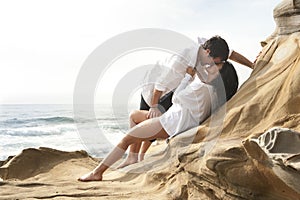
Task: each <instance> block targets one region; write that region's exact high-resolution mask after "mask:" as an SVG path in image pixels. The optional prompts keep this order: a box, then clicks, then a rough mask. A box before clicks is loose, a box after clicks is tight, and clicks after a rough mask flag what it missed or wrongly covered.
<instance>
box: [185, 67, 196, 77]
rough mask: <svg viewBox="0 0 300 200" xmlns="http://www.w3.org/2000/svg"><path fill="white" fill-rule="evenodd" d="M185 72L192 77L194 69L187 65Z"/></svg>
mask: <svg viewBox="0 0 300 200" xmlns="http://www.w3.org/2000/svg"><path fill="white" fill-rule="evenodd" d="M186 73H188V74H189V75H191V76H192V77H194V75H195V73H196V71H195V69H194V68H193V67H188V68H186Z"/></svg>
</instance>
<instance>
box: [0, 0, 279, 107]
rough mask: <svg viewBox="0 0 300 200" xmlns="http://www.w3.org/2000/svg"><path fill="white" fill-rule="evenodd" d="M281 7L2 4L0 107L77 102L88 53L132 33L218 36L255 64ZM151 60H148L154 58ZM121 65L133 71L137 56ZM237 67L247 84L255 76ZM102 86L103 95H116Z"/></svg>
mask: <svg viewBox="0 0 300 200" xmlns="http://www.w3.org/2000/svg"><path fill="white" fill-rule="evenodd" d="M279 2H280V0H252V1H245V0H226V1H223V0H181V1H179V0H151V1H149V0H147V1H144V0H130V1H124V0H123V1H122V0H110V1H101V0H97V1H96V0H95V1H91V0H79V1H78V0H69V1H66V0H59V1H58V0H51V1H42V0H35V1H33V0H26V1H23V0H19V1H15V0H11V1H1V2H0V26H1V31H0V103H72V102H73V100H72V95H73V90H74V84H75V81H76V77H77V74H78V72H79V70H80V68H81V66H82V64H83V62H84V61H85V59H86V58H87V57H88V55H89V54H90V53H91V52H92V51H93V50H94V49H95V48H97V47H98V46H99V45H100V44H102V43H103V42H104V41H106V40H108V39H110V38H111V37H113V36H115V35H117V34H120V33H123V32H125V31H130V30H134V29H140V28H164V29H169V30H173V31H176V32H179V33H182V34H184V35H186V36H188V37H190V38H191V39H193V40H195V41H196V38H197V36H202V37H207V38H209V37H211V36H213V35H216V34H218V35H221V36H222V37H223V38H225V39H226V40H227V42H228V43H229V45H230V47H231V48H232V49H234V50H236V51H238V52H240V53H242V54H243V55H245V56H246V57H248V58H249V59H250V60H254V59H255V57H256V55H257V53H258V52H259V51H260V44H259V42H260V41H261V40H264V39H265V38H266V37H267V36H269V35H270V34H271V33H272V32H273V30H274V28H275V23H274V20H273V8H274V7H275V6H276V5H277V4H278V3H279ZM152 55H156V54H152ZM129 57H130V56H129ZM147 57H148V58H147V60H145V62H152V61H153V62H154V61H155V60H156V57H155V56H152V57H151V56H147ZM157 57H158V58H157V59H160V58H159V56H157ZM139 58H140V56H139ZM124 59H125V61H124V62H125V63H127V64H128V66H129V65H131V63H130V62H131V61H134V56H131V58H130V59H129V58H124ZM126 59H127V60H126ZM120 62H121V61H120ZM146 64H147V63H146ZM234 64H235V63H234ZM122 65H123V67H124V63H123V64H122ZM131 66H132V65H131ZM235 66H236V68H237V70H238V73H239V76H240V79H241V81H243V80H245V79H246V78H247V77H248V76H249V73H250V72H251V71H250V70H247V69H246V68H245V67H241V66H239V65H237V64H235ZM114 82H117V80H114ZM104 85H105V86H103V88H102V89H103V90H104V91H111V90H113V86H109V84H104Z"/></svg>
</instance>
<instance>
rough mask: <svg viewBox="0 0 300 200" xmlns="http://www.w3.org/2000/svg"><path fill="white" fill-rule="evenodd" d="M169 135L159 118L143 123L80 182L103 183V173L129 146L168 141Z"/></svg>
mask: <svg viewBox="0 0 300 200" xmlns="http://www.w3.org/2000/svg"><path fill="white" fill-rule="evenodd" d="M168 137H169V135H168V134H167V133H166V131H165V130H164V129H163V127H162V126H161V123H160V121H159V118H152V119H148V120H146V121H143V122H141V123H140V124H138V125H136V126H135V127H134V128H132V129H130V130H129V132H128V134H127V135H126V136H125V137H124V138H123V139H122V140H121V142H120V143H119V144H118V145H117V146H116V147H115V148H114V149H113V150H112V151H111V152H110V153H109V154H108V156H106V158H105V159H104V160H103V161H102V162H101V163H100V164H99V165H98V166H97V167H96V168H95V169H94V170H93V171H91V172H90V173H88V174H86V175H83V176H82V177H80V178H79V179H78V180H79V181H101V180H102V176H103V173H104V172H105V171H106V170H107V169H108V168H109V167H110V166H112V165H113V164H114V163H115V162H116V161H118V160H119V159H120V158H122V156H123V155H124V153H125V151H126V150H127V148H128V147H129V145H131V144H134V143H136V142H139V141H148V140H152V139H157V138H161V139H166V138H168Z"/></svg>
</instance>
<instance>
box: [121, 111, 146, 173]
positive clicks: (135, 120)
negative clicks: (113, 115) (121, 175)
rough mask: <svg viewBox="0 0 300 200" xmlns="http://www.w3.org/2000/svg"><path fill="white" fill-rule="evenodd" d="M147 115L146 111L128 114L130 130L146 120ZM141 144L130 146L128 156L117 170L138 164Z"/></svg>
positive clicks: (139, 142)
mask: <svg viewBox="0 0 300 200" xmlns="http://www.w3.org/2000/svg"><path fill="white" fill-rule="evenodd" d="M147 113H148V111H146V110H136V111H133V112H132V113H130V117H129V120H130V122H129V123H130V128H133V127H135V126H136V125H137V124H139V123H141V122H142V121H145V120H146V119H147V117H146V116H147ZM141 144H142V142H141V141H138V142H136V143H134V144H131V145H130V148H129V154H128V156H127V158H126V160H125V161H124V162H122V163H121V164H120V165H119V166H118V167H117V169H120V168H123V167H126V166H128V165H131V164H134V163H137V162H138V160H139V156H138V155H139V151H140V148H141Z"/></svg>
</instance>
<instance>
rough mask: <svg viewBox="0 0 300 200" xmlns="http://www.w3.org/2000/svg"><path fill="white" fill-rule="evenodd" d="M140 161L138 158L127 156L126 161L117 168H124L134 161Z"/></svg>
mask: <svg viewBox="0 0 300 200" xmlns="http://www.w3.org/2000/svg"><path fill="white" fill-rule="evenodd" d="M137 162H138V159H137V158H129V157H128V158H127V159H126V160H125V161H124V162H122V163H121V164H120V165H119V166H118V167H117V169H121V168H124V167H126V166H128V165H132V164H134V163H137Z"/></svg>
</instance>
